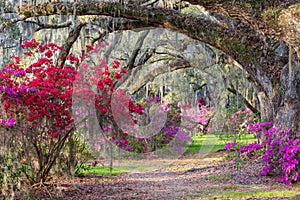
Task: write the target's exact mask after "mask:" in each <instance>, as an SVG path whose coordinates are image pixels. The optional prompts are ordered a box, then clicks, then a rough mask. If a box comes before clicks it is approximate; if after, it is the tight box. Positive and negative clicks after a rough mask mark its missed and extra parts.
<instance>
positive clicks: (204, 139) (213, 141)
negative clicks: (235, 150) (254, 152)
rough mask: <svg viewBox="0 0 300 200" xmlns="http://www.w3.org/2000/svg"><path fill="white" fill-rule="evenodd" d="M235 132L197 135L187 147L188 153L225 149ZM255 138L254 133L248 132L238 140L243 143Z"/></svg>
mask: <svg viewBox="0 0 300 200" xmlns="http://www.w3.org/2000/svg"><path fill="white" fill-rule="evenodd" d="M234 136H235V135H234V134H222V135H219V136H215V135H213V134H207V135H197V136H194V137H193V139H192V142H191V144H190V145H189V147H188V148H187V150H186V152H187V153H199V152H202V153H209V152H217V151H219V150H223V149H224V145H225V144H226V143H227V142H230V141H233V139H234ZM254 140H255V138H254V137H253V135H250V134H247V135H243V136H242V137H241V138H239V139H238V140H237V142H238V143H239V144H240V145H241V144H249V143H251V142H253V141H254Z"/></svg>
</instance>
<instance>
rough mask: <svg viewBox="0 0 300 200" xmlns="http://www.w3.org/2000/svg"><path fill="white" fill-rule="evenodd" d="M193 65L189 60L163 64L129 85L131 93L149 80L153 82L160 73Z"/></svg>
mask: <svg viewBox="0 0 300 200" xmlns="http://www.w3.org/2000/svg"><path fill="white" fill-rule="evenodd" d="M189 67H192V66H191V65H190V63H189V62H188V61H187V60H175V61H173V62H171V63H169V64H167V65H161V66H159V67H157V68H155V69H153V70H151V71H150V72H149V73H147V74H146V75H145V76H144V77H143V78H139V80H138V81H137V82H135V83H134V84H133V85H131V86H129V88H128V91H129V94H131V95H132V94H134V93H135V92H137V91H138V90H139V89H140V88H142V87H143V86H145V85H146V84H147V83H148V82H151V81H153V80H154V78H155V77H157V76H159V75H160V74H164V73H167V72H172V71H175V70H178V69H184V68H189Z"/></svg>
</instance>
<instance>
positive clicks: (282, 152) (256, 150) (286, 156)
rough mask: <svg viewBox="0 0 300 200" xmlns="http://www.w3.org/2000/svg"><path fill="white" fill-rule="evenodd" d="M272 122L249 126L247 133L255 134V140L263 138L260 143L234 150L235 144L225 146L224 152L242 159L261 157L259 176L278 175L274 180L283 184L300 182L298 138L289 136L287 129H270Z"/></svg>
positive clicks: (299, 146) (299, 141) (279, 127)
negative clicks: (233, 152)
mask: <svg viewBox="0 0 300 200" xmlns="http://www.w3.org/2000/svg"><path fill="white" fill-rule="evenodd" d="M272 125H273V122H262V123H256V124H250V125H249V131H250V132H255V133H254V136H255V137H257V138H264V139H263V140H262V142H261V143H257V142H256V141H255V142H253V143H251V144H248V145H246V146H241V147H239V148H235V144H232V143H228V144H226V145H225V147H224V148H225V150H226V152H229V150H230V149H234V150H236V151H239V155H240V156H241V158H242V159H246V158H248V159H251V158H257V157H258V156H260V155H261V158H262V159H263V162H264V166H263V168H262V170H261V172H260V175H262V176H267V175H278V178H277V179H276V180H277V181H279V182H282V183H285V184H288V185H289V184H292V183H293V182H296V181H299V180H300V174H299V173H300V164H299V160H300V138H299V134H298V136H297V135H296V136H293V135H290V134H289V132H290V130H289V129H285V130H283V129H282V127H281V126H278V127H271V126H272Z"/></svg>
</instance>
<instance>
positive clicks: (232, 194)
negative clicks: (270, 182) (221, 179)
mask: <svg viewBox="0 0 300 200" xmlns="http://www.w3.org/2000/svg"><path fill="white" fill-rule="evenodd" d="M297 194H299V191H296V190H285V191H284V190H281V191H279V190H271V191H251V192H236V191H229V192H222V193H220V194H218V195H215V196H213V197H218V198H251V197H252V198H272V197H293V196H296V195H297Z"/></svg>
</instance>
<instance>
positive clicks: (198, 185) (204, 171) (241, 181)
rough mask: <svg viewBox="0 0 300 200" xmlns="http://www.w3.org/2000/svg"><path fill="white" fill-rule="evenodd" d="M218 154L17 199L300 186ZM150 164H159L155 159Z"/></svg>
mask: <svg viewBox="0 0 300 200" xmlns="http://www.w3.org/2000/svg"><path fill="white" fill-rule="evenodd" d="M220 157H221V156H220V155H216V154H215V155H213V156H212V157H208V158H206V159H200V160H199V159H194V158H193V156H186V157H185V158H182V159H179V160H176V161H174V162H173V163H172V164H170V165H169V166H167V167H163V168H158V169H154V170H150V171H147V170H146V169H144V170H142V171H138V170H134V171H131V172H128V173H125V174H122V175H119V176H116V177H112V178H105V177H101V176H95V175H92V176H86V177H75V178H74V179H73V180H57V181H56V182H53V187H47V188H35V189H32V190H30V192H29V193H28V194H27V195H26V197H25V196H24V194H23V195H22V196H23V198H21V197H20V198H18V199H85V200H88V199H101V200H102V199H103V200H105V199H142V200H150V199H166V200H169V199H230V198H226V197H225V196H224V197H217V195H221V194H226V193H228V192H235V193H237V192H245V191H247V192H255V191H256V192H257V191H258V192H259V191H262V192H264V191H275V190H276V191H283V194H286V195H289V191H295V190H299V188H300V187H299V186H300V185H299V184H298V185H293V186H286V185H284V184H280V183H274V179H272V178H270V177H261V176H259V175H258V173H259V169H260V167H261V164H260V163H259V162H258V161H253V162H251V163H246V164H244V166H243V167H242V170H240V171H236V166H235V164H234V163H230V162H224V161H222V160H221V159H220ZM127 162H130V161H127ZM131 162H133V161H131ZM136 162H138V161H136ZM139 162H141V163H140V164H142V163H146V161H139ZM152 163H153V165H154V166H155V165H156V166H159V165H158V163H159V162H158V161H152ZM123 164H128V163H123ZM297 187H298V189H297ZM299 193H300V191H299ZM289 196H291V195H289ZM37 197H38V198H37ZM232 199H255V198H251V197H246V198H239V197H236V198H232ZM256 199H289V198H284V197H278V198H274V197H273V198H256ZM294 199H295V198H294ZM299 199H300V198H299Z"/></svg>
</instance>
